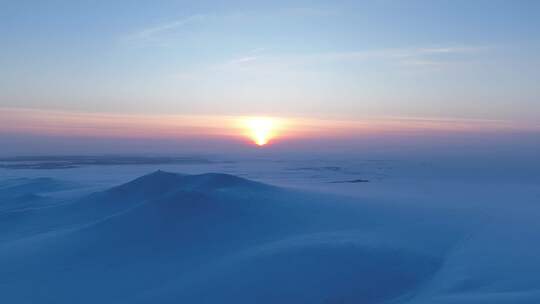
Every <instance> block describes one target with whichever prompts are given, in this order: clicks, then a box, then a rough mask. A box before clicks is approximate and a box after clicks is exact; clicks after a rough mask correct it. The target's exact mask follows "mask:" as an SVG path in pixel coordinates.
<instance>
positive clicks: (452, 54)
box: [0, 0, 540, 153]
mask: <svg viewBox="0 0 540 304" xmlns="http://www.w3.org/2000/svg"><path fill="white" fill-rule="evenodd" d="M0 5H1V7H2V9H1V10H0V43H1V48H0V67H1V68H0V119H2V120H3V121H4V122H3V123H2V129H1V130H0V142H2V140H3V141H4V143H5V144H6V143H7V142H9V143H13V141H14V140H15V141H16V142H19V143H27V142H28V141H29V139H24V138H25V137H24V136H33V137H35V136H37V137H40V136H41V137H43V138H44V137H47V136H49V137H50V136H53V137H54V136H56V137H58V136H62V137H70V136H71V137H81V135H85V134H84V133H85V132H86V133H88V134H86V135H88V136H93V137H97V138H99V137H104V135H106V134H109V133H111V132H110V130H111V128H114V123H113V122H114V121H118V120H130V121H134V122H132V124H133V125H134V126H133V127H129V126H128V127H125V126H124V128H125V129H126V130H127V131H126V132H127V133H130V132H131V133H130V134H123V133H122V134H120V135H118V136H120V137H129V138H132V137H133V136H136V135H137V134H141V133H145V134H144V136H143V137H144V138H153V137H157V138H161V137H162V135H164V134H165V135H166V134H170V133H171V132H173V133H174V132H175V131H174V130H178V129H182V130H184V131H185V132H184V133H189V134H193V133H196V132H197V130H199V131H200V130H202V129H204V128H203V127H206V128H207V129H208V130H210V129H211V130H215V129H216V128H217V129H219V127H220V126H222V125H223V124H224V121H227V120H230V118H231V117H244V116H246V117H249V116H271V117H282V118H288V119H289V120H290V121H293V122H294V123H292V125H299V123H298V122H297V121H299V120H300V121H302V122H305V121H306V120H309V121H310V123H309V124H310V125H312V126H313V125H314V126H320V125H324V126H326V125H332V124H331V123H328V122H329V121H331V122H335V124H334V125H340V126H343V124H345V126H347V128H345V129H348V130H349V131H348V132H349V133H350V134H351V135H358V134H359V131H358V130H359V128H358V126H357V125H356V124H358V123H363V124H366V123H371V124H372V125H373V126H375V127H372V128H371V129H374V130H377V131H379V132H382V131H385V130H388V124H389V123H388V121H389V120H394V122H392V123H390V124H391V125H392V126H393V127H392V128H390V129H392V130H394V131H395V130H397V129H399V130H401V129H403V128H404V124H403V123H402V122H403V121H409V122H411V121H414V123H413V124H406V127H405V129H407V130H409V129H414V130H419V129H420V130H425V129H426V127H425V125H422V124H421V125H422V127H419V126H418V121H421V122H422V123H425V122H426V121H430V123H429V124H430V126H429V127H428V129H430V130H431V129H433V130H439V131H440V129H441V127H440V124H439V123H437V122H441V123H442V125H443V129H445V130H446V128H445V127H444V126H446V125H447V122H448V121H452V123H453V124H455V125H460V126H461V125H462V123H463V122H464V121H465V122H467V124H468V125H474V126H475V127H474V128H473V129H474V130H475V132H476V133H478V132H479V131H480V133H482V132H484V131H485V130H486V129H489V128H491V127H492V126H493V125H496V126H497V127H496V128H495V129H496V130H500V128H501V126H508V127H509V128H508V129H505V132H507V133H508V132H515V129H516V128H519V129H522V130H524V132H530V131H531V130H532V129H537V128H538V126H539V125H540V86H539V85H538V83H540V34H539V29H540V2H539V1H532V0H531V1H496V0H489V1H481V0H479V1H459V0H456V1H437V0H435V1H398V0H379V1H54V0H51V1H24V0H22V1H6V0H2V1H0ZM14 113H15V114H14ZM96 115H97V116H100V117H102V119H101V120H100V121H102V122H101V123H100V122H99V121H98V122H96V121H95V120H94V118H95V117H96ZM66 116H70V118H69V119H60V120H58V119H57V118H58V117H64V118H65V117H66ZM2 117H3V118H2ZM7 117H10V120H9V122H10V123H9V128H8V123H6V122H7V121H8V119H7ZM36 117H39V118H36ZM103 117H107V118H108V120H107V119H105V120H104V119H103ZM175 117H176V118H175ZM197 117H198V118H199V119H198V120H197ZM209 117H212V118H209ZM162 118H163V119H164V120H165V121H167V120H170V119H177V121H180V122H181V123H180V125H176V124H174V123H172V124H168V126H169V127H168V129H167V128H166V129H167V130H168V131H164V132H162V131H160V130H162V129H160V128H161V127H159V126H158V125H155V124H154V125H152V126H151V127H147V126H149V125H148V124H151V123H149V122H148V121H160V119H162ZM193 120H197V122H196V123H193V124H188V123H186V122H187V121H188V122H189V121H193ZM47 121H49V122H50V121H55V124H56V125H55V130H56V131H54V132H52V133H51V131H50V124H46V123H45V122H47ZM74 121H76V122H77V123H74ZM81 121H82V123H81ZM138 122H143V123H138ZM322 122H324V123H322ZM338 122H339V123H338ZM343 122H345V123H343ZM0 123H1V121H0ZM111 123H112V124H113V125H111ZM201 123H206V125H205V126H202V127H201V126H199V125H200V124H201ZM74 124H75V125H76V126H75V127H74ZM81 124H82V125H83V127H82V128H83V129H85V130H87V131H80V130H81ZM188 125H189V126H188ZM227 128H228V129H227V130H223V131H222V132H221V133H225V134H227V133H228V132H230V130H233V129H234V128H232V127H227ZM470 128H471V127H470V126H469V127H467V129H470ZM29 129H32V130H30V131H29ZM141 129H144V130H141ZM188 129H189V130H188ZM304 129H305V128H304ZM320 129H321V128H320V127H319V128H316V127H315V128H312V129H311V133H314V132H319V131H320ZM334 129H335V128H332V130H334ZM360 129H362V128H360ZM364 129H365V128H364ZM364 129H362V130H364ZM458 129H459V130H461V131H462V130H463V128H462V127H460V128H458ZM41 130H42V131H41ZM88 130H91V131H88ZM145 130H146V132H145ZM148 130H151V131H148ZM152 130H153V131H152ZM208 130H206V129H205V131H204V132H203V131H200V134H204V136H207V137H212V136H214V135H216V133H215V132H214V131H208ZM446 131H448V130H446ZM461 131H460V132H461ZM290 132H292V131H290ZM321 132H322V131H321ZM112 133H114V132H112ZM148 133H150V136H149V134H148ZM180 133H182V132H180ZM296 133H302V132H296ZM308 133H309V132H308ZM342 133H343V132H342ZM344 133H347V132H346V130H345V131H344ZM360 133H362V132H360ZM394 133H395V132H394ZM325 134H326V135H332V136H334V135H335V132H327V133H325ZM152 135H155V136H152ZM222 135H223V134H222ZM173 137H174V136H173ZM300 137H301V136H300ZM8 138H9V140H8ZM27 138H30V137H27ZM66 144H67V145H68V144H69V142H66ZM19 146H20V147H21V149H18V150H17V149H15V150H13V151H17V152H16V153H21V152H20V151H19V150H24V148H22V147H27V146H25V145H19ZM53 150H54V149H53ZM14 153H15V152H14Z"/></svg>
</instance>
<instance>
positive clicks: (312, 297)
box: [0, 171, 540, 304]
mask: <svg viewBox="0 0 540 304" xmlns="http://www.w3.org/2000/svg"><path fill="white" fill-rule="evenodd" d="M30 182H32V183H35V182H36V181H29V183H30ZM41 182H46V183H50V185H56V184H55V182H53V181H51V180H47V181H44V180H42V181H41ZM21 183H22V181H19V183H18V184H16V185H15V184H14V185H12V186H14V187H15V188H14V189H17V193H15V192H13V194H16V195H11V196H8V195H7V194H6V193H4V192H5V191H4V192H2V191H3V190H4V189H8V188H9V185H5V186H4V187H3V188H0V194H2V193H3V195H4V196H3V198H4V199H3V201H2V206H4V205H5V206H7V205H9V206H13V204H19V203H20V201H18V200H20V199H23V200H24V199H25V196H27V197H26V199H27V200H40V199H46V200H49V199H51V198H48V197H46V196H43V197H41V196H40V195H39V194H34V192H35V191H23V190H24V189H25V188H24V187H25V186H24V185H23V184H24V183H22V184H21ZM29 185H30V184H28V185H27V186H28V187H30V186H29ZM40 191H41V190H40ZM34 196H35V197H34ZM21 197H22V198H21ZM529 207H530V208H529V209H528V211H514V212H513V214H512V217H508V216H506V215H508V210H507V209H501V208H499V209H498V210H496V211H493V212H489V213H487V212H485V210H484V211H481V210H482V209H481V208H451V206H446V207H443V208H441V207H440V206H439V207H427V206H425V205H421V204H420V205H419V204H407V203H403V202H400V203H395V202H393V201H391V200H386V201H385V200H360V199H354V198H345V197H339V196H335V195H329V194H321V193H308V192H301V191H298V190H291V189H284V188H279V187H274V186H270V185H266V184H262V183H258V182H254V181H250V180H247V179H243V178H240V177H237V176H233V175H227V174H217V173H210V174H200V175H180V174H175V173H167V172H163V171H157V172H154V173H151V174H148V175H145V176H142V177H140V178H138V179H135V180H133V181H131V182H128V183H126V184H123V185H120V186H117V187H113V188H110V189H108V190H105V191H102V192H96V193H93V194H90V195H86V196H84V197H81V198H77V199H70V200H64V201H61V202H50V204H48V205H47V206H46V207H40V208H22V209H13V208H12V207H10V208H2V209H0V228H1V230H0V273H1V276H0V294H1V298H2V302H5V303H17V304H19V303H21V304H24V303H28V304H30V303H32V304H34V303H55V304H63V303H66V304H67V303H70V304H71V303H115V304H116V303H125V304H128V303H138V304H146V303H148V304H150V303H152V304H154V303H291V304H293V303H294V304H303V303H305V304H308V303H309V304H312V303H321V304H322V303H342V304H346V303H351V304H352V303H355V304H356V303H392V304H393V303H540V291H539V290H540V280H538V273H540V248H539V247H540V246H538V245H535V244H534V242H536V241H537V240H538V233H537V232H538V231H540V230H539V229H538V228H540V227H539V226H540V225H539V224H537V221H536V215H535V213H531V210H534V211H538V208H537V207H536V206H533V205H531V206H529ZM536 214H537V213H536Z"/></svg>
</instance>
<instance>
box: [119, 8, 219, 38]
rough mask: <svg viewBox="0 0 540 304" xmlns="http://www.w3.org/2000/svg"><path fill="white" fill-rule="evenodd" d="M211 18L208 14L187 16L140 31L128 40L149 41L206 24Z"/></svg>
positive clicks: (132, 34) (130, 35) (129, 36)
mask: <svg viewBox="0 0 540 304" xmlns="http://www.w3.org/2000/svg"><path fill="white" fill-rule="evenodd" d="M210 17H211V16H210V15H206V14H197V15H191V16H187V17H184V18H181V19H178V20H174V21H171V22H167V23H162V24H157V25H153V26H150V27H147V28H144V29H140V30H138V31H136V32H134V33H131V34H129V35H128V36H127V40H130V41H134V40H148V39H151V38H154V37H156V36H159V35H161V34H165V33H167V32H171V31H175V30H178V29H181V28H183V27H185V26H188V25H192V24H197V23H201V22H204V21H205V20H207V19H209V18H210Z"/></svg>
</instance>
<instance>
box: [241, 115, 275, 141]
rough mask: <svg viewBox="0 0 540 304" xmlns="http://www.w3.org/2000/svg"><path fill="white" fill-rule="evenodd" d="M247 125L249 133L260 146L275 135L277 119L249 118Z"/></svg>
mask: <svg viewBox="0 0 540 304" xmlns="http://www.w3.org/2000/svg"><path fill="white" fill-rule="evenodd" d="M245 126H246V128H247V131H248V134H247V135H248V136H249V137H250V138H251V139H252V140H253V142H254V143H255V144H256V145H258V146H264V145H266V144H267V143H268V142H269V141H270V139H272V138H273V137H274V136H275V121H273V120H272V119H270V118H248V119H246V121H245Z"/></svg>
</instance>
